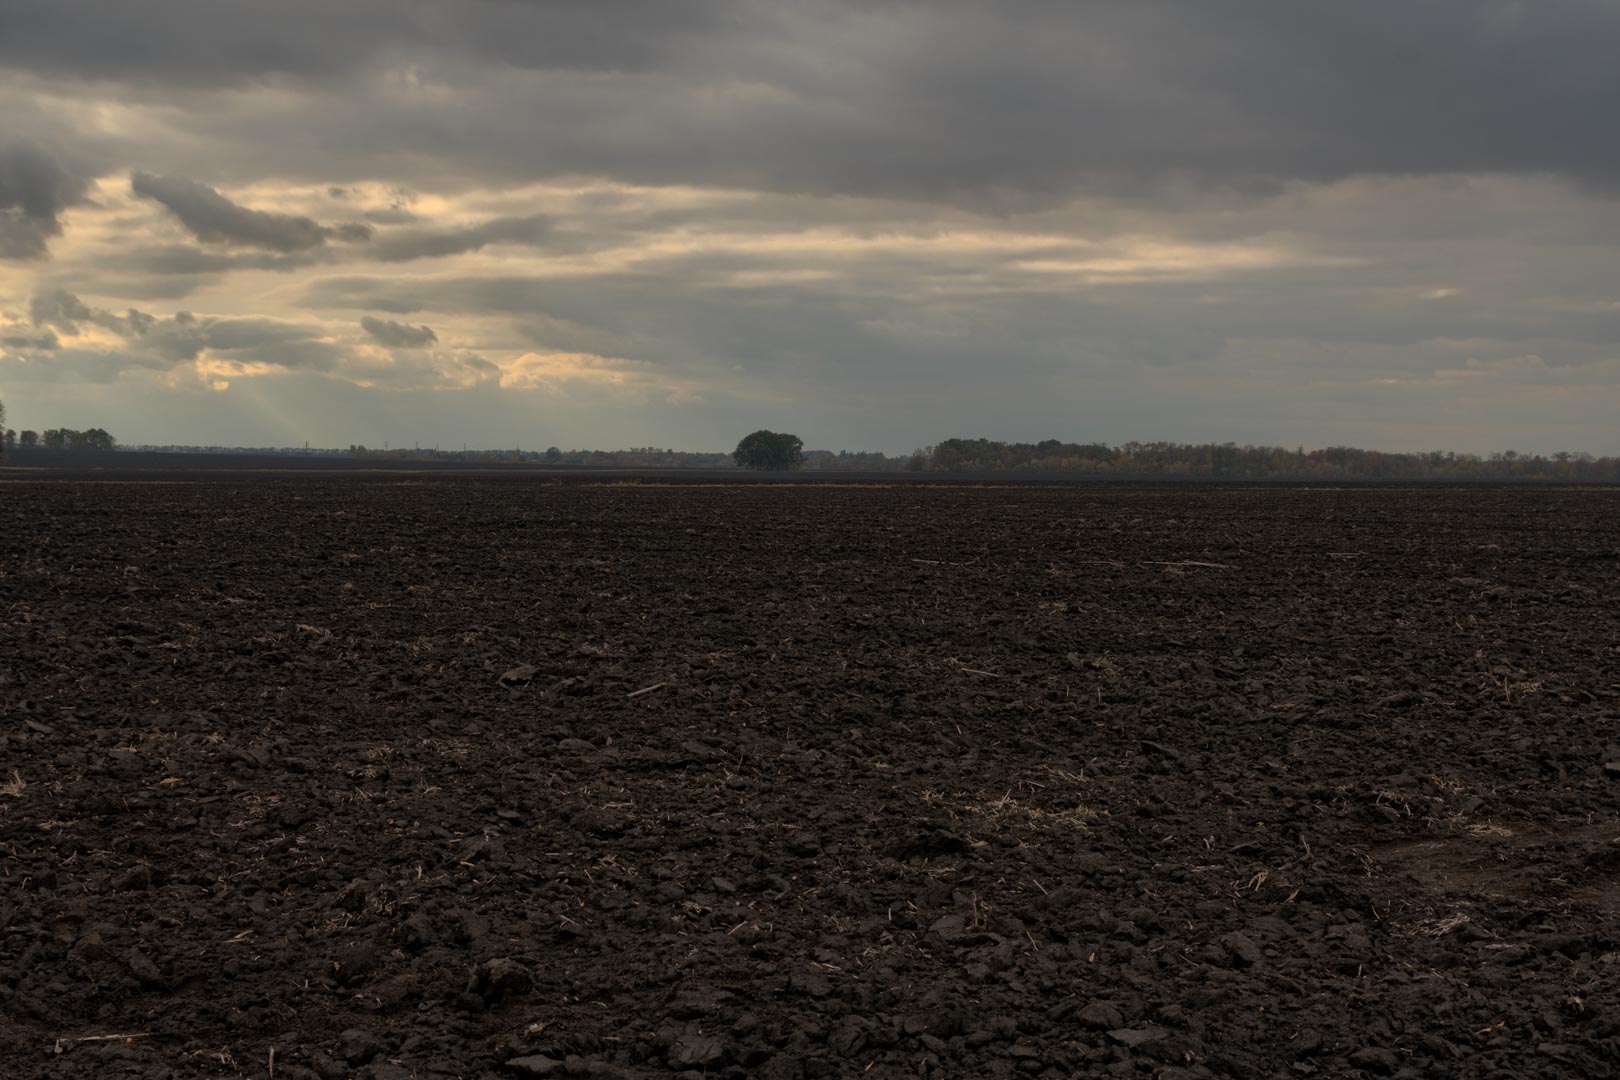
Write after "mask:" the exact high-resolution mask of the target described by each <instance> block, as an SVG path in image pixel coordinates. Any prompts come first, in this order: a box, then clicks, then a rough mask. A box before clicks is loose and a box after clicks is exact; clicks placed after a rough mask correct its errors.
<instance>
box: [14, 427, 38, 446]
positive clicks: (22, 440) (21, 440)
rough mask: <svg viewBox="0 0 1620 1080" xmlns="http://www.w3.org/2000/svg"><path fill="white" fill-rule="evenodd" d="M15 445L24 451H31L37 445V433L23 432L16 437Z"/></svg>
mask: <svg viewBox="0 0 1620 1080" xmlns="http://www.w3.org/2000/svg"><path fill="white" fill-rule="evenodd" d="M17 445H18V446H20V447H22V448H23V449H25V450H32V449H33V448H34V447H36V446H38V445H39V432H37V431H24V432H23V433H22V434H20V435H18V436H17Z"/></svg>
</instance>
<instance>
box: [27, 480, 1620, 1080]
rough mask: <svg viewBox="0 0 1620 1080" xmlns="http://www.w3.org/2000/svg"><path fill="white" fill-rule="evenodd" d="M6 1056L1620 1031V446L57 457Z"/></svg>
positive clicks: (910, 1071) (1520, 1056) (718, 1057)
mask: <svg viewBox="0 0 1620 1080" xmlns="http://www.w3.org/2000/svg"><path fill="white" fill-rule="evenodd" d="M0 874H3V876H0V1076H4V1077H7V1078H11V1077H18V1078H21V1077H88V1076H95V1077H107V1078H117V1077H142V1078H144V1077H158V1076H172V1077H197V1076H253V1077H265V1078H275V1080H280V1078H287V1080H293V1078H308V1077H311V1076H319V1077H327V1078H332V1077H345V1076H360V1077H370V1078H376V1080H399V1078H405V1077H413V1076H415V1077H485V1076H490V1077H501V1076H504V1077H535V1076H556V1077H574V1076H601V1077H655V1076H665V1075H682V1076H689V1077H699V1076H709V1077H716V1076H719V1077H745V1076H748V1077H765V1078H797V1077H823V1076H869V1077H908V1076H939V1077H999V1076H1040V1077H1068V1076H1092V1075H1099V1076H1162V1077H1204V1076H1211V1075H1215V1076H1231V1077H1257V1076H1258V1077H1273V1076H1275V1077H1283V1076H1287V1077H1297V1076H1322V1077H1343V1076H1391V1075H1393V1076H1412V1077H1418V1076H1422V1077H1435V1076H1477V1077H1487V1076H1490V1077H1566V1076H1583V1077H1604V1076H1615V1075H1617V1074H1620V492H1616V491H1612V490H1570V489H1540V490H1522V489H1506V488H1480V489H1437V488H1429V489H1379V488H1343V489H1314V490H1313V489H1301V488H1215V487H1154V488H1122V487H960V486H958V487H942V486H920V485H906V484H901V485H896V486H853V485H851V486H838V485H828V486H808V485H802V484H801V485H794V486H781V487H779V486H769V485H754V486H748V485H737V486H724V485H712V484H711V485H652V484H646V485H636V484H617V485H590V484H561V483H555V482H553V483H544V482H532V481H516V480H507V481H500V480H493V481H490V480H485V481H479V480H469V479H430V480H415V481H412V480H399V479H390V480H364V479H333V478H325V479H322V478H295V479H283V480H275V479H254V480H243V481H233V480H216V481H212V482H200V483H195V482H194V483H87V482H51V481H39V482H34V481H29V482H17V483H5V484H0Z"/></svg>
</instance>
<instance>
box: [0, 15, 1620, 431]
mask: <svg viewBox="0 0 1620 1080" xmlns="http://www.w3.org/2000/svg"><path fill="white" fill-rule="evenodd" d="M1616 40H1620V6H1616V5H1614V4H1612V3H1607V2H1599V0H1543V2H1539V3H1535V4H1526V3H1521V2H1516V0H1515V2H1509V0H1425V2H1423V3H1408V2H1404V0H1401V2H1397V0H1374V2H1369V3H1362V4H1354V5H1350V4H1337V5H1311V4H1299V3H1295V2H1293V0H1235V2H1233V3H1223V4H1208V3H1204V2H1202V0H1156V2H1149V3H1143V2H1140V0H1129V2H1127V0H1116V2H1103V3H1096V4H1085V5H1076V4H1068V3H1057V2H1045V0H1031V2H1029V3H1021V4H1016V5H1012V6H996V5H986V4H979V3H969V2H967V0H942V2H940V3H935V4H914V3H909V2H907V3H902V2H899V0H895V2H876V3H855V2H853V0H823V2H812V3H806V4H793V5H785V4H775V3H764V2H748V0H726V2H719V0H715V2H698V3H691V4H666V3H652V2H648V3H637V4H620V5H584V4H575V3H564V2H556V3H547V2H540V0H532V2H520V3H513V2H507V0H499V2H497V0H487V2H485V0H462V2H446V3H443V4H436V5H419V4H398V3H394V2H391V0H387V2H385V0H352V2H349V3H344V4H329V3H316V2H314V0H288V2H286V3H282V4H276V5H263V4H252V3H245V2H226V3H220V2H218V0H158V2H155V3H150V4H141V5H130V4H125V3H114V2H112V0H105V2H90V0H50V2H46V0H18V2H14V3H10V4H7V5H5V10H4V11H0V109H4V112H5V115H6V117H7V134H6V138H5V140H4V141H3V142H0V394H3V396H4V397H5V398H6V399H7V401H8V406H9V409H10V415H11V417H12V418H13V422H22V423H28V424H30V425H31V426H36V427H39V426H55V425H57V424H68V425H70V426H102V427H106V428H108V429H109V430H113V431H115V432H116V433H118V434H119V435H121V436H122V437H123V438H125V439H126V441H128V440H134V441H141V440H151V441H159V442H175V441H179V442H189V441H197V442H215V441H231V442H244V441H245V442H257V443H292V442H298V441H302V440H305V439H308V440H310V441H314V442H323V443H327V444H338V445H345V444H347V443H350V442H367V443H373V442H382V441H384V440H385V439H388V438H390V437H392V438H394V439H397V440H399V441H404V440H406V439H407V438H419V439H421V440H423V441H428V440H433V441H438V442H442V443H447V444H456V443H459V442H462V441H475V442H477V441H491V440H493V441H496V442H502V443H525V444H530V445H533V444H541V443H558V444H564V445H567V444H586V443H589V444H616V443H617V444H625V445H631V444H633V445H646V444H648V443H657V444H660V445H665V444H668V445H686V446H693V447H699V446H702V447H711V448H712V447H721V448H723V446H724V444H726V443H728V442H729V441H731V438H730V433H732V432H741V431H746V430H752V429H753V428H755V427H759V426H771V427H785V428H787V429H789V430H794V431H799V432H800V433H801V434H803V436H804V437H805V438H806V439H807V441H808V442H809V443H810V444H811V445H813V446H852V447H853V446H870V447H881V448H885V449H891V450H903V449H908V448H909V447H911V446H913V445H916V444H919V443H923V442H927V441H931V440H933V439H937V438H941V437H945V436H948V435H952V434H986V435H993V436H1000V437H1006V438H1040V437H1045V436H1059V437H1064V438H1076V439H1093V438H1097V439H1110V440H1124V439H1129V438H1187V439H1206V438H1214V439H1234V440H1239V441H1250V440H1252V441H1265V442H1286V443H1289V444H1294V443H1300V442H1303V443H1307V444H1325V443H1359V444H1364V445H1374V446H1390V447H1396V448H1409V447H1432V446H1448V447H1455V448H1459V449H1487V448H1492V447H1506V446H1516V447H1518V448H1520V449H1545V450H1552V449H1559V448H1564V447H1571V448H1584V449H1591V450H1594V451H1607V452H1613V451H1616V450H1620V441H1617V440H1620V426H1617V425H1615V424H1614V422H1613V416H1614V414H1615V409H1616V406H1617V405H1620V293H1617V292H1616V290H1615V285H1614V282H1615V281H1616V280H1620V273H1617V272H1616V271H1617V269H1620V268H1617V267H1616V265H1615V264H1616V261H1617V260H1616V243H1617V240H1620V209H1617V200H1620V140H1617V139H1615V138H1614V127H1613V124H1614V122H1613V120H1612V117H1613V116H1614V115H1617V114H1620V73H1617V68H1616V65H1614V64H1613V62H1612V56H1611V53H1612V43H1613V42H1614V41H1616ZM182 316H184V318H182ZM115 391H116V392H115ZM340 399H341V402H342V405H341V407H339V406H338V405H337V404H335V403H336V402H337V401H339V400H340Z"/></svg>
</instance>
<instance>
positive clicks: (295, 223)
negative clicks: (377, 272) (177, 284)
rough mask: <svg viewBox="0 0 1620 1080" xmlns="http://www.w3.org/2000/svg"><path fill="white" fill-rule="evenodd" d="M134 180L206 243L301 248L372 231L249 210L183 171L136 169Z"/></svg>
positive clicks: (360, 236) (134, 185)
mask: <svg viewBox="0 0 1620 1080" xmlns="http://www.w3.org/2000/svg"><path fill="white" fill-rule="evenodd" d="M129 184H130V189H131V190H132V191H134V192H135V194H137V195H141V196H144V197H145V198H148V199H152V200H154V201H156V202H159V203H162V204H163V205H164V206H165V207H167V208H168V209H169V211H170V212H171V213H173V214H174V216H175V217H176V218H178V219H179V220H180V224H182V225H184V226H185V227H186V228H187V229H188V230H190V231H191V233H192V235H194V236H195V237H196V238H197V239H199V240H202V241H204V242H205V243H215V244H237V245H241V246H244V247H257V248H266V249H268V250H270V251H279V252H297V251H308V250H309V249H311V248H316V247H320V246H321V245H322V244H324V243H326V242H327V241H328V240H340V241H345V242H355V241H364V240H369V239H371V235H372V230H371V227H370V226H369V225H360V224H348V225H336V226H330V225H322V224H320V223H318V222H316V221H314V220H313V219H311V218H307V217H298V216H295V215H292V214H275V213H269V212H267V211H264V210H250V209H248V208H247V207H245V206H238V205H237V204H236V203H234V202H232V201H231V200H229V199H227V198H226V197H225V196H223V195H221V194H220V193H219V192H217V191H215V190H214V189H213V188H211V187H209V186H208V185H207V184H199V183H198V182H197V181H195V180H188V179H186V178H185V177H181V176H153V175H152V174H151V173H146V172H139V171H137V172H135V173H134V174H133V175H131V176H130V179H129Z"/></svg>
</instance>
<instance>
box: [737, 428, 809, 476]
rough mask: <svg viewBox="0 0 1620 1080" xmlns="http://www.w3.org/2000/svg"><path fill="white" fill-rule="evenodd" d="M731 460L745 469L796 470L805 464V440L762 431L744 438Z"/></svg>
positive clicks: (783, 433)
mask: <svg viewBox="0 0 1620 1080" xmlns="http://www.w3.org/2000/svg"><path fill="white" fill-rule="evenodd" d="M731 458H732V460H733V461H735V462H736V463H737V464H738V465H741V466H742V467H743V468H745V469H768V470H772V471H785V470H787V469H796V468H798V467H799V466H800V465H802V464H803V463H804V440H803V439H801V438H799V437H798V436H797V435H789V434H787V433H786V432H775V431H765V430H760V431H756V432H754V433H753V434H752V435H747V436H744V437H743V440H742V442H740V443H738V444H737V449H735V450H733V451H732V452H731Z"/></svg>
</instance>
